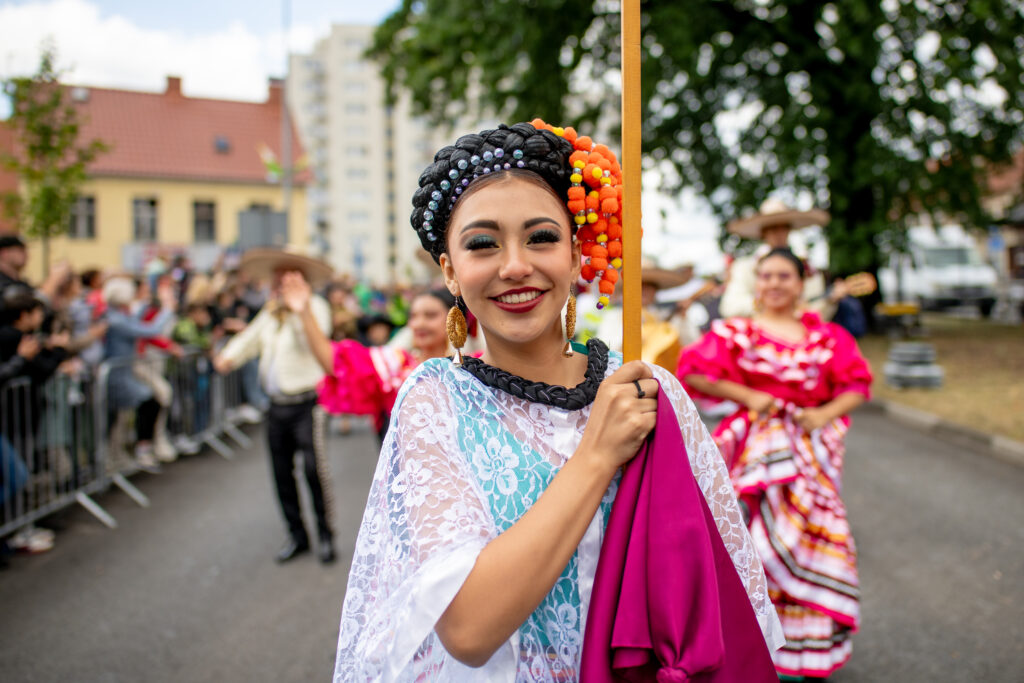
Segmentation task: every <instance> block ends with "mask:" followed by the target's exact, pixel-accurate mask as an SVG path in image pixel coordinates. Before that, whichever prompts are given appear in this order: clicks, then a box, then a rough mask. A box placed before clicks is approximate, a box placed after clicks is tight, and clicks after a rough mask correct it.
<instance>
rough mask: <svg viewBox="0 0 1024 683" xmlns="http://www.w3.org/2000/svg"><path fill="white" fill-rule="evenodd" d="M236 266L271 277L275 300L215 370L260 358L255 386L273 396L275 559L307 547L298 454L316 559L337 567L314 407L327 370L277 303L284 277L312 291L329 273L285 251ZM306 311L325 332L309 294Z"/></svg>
mask: <svg viewBox="0 0 1024 683" xmlns="http://www.w3.org/2000/svg"><path fill="white" fill-rule="evenodd" d="M240 268H241V270H242V271H243V272H245V273H247V274H249V275H252V276H253V277H256V278H263V277H271V278H272V279H273V282H274V287H273V290H274V291H273V298H272V299H271V300H270V301H269V302H268V303H267V304H266V305H265V306H264V307H263V308H262V309H261V310H260V312H259V313H258V314H257V315H256V317H255V318H253V320H252V322H251V323H249V325H248V326H246V328H245V329H243V330H242V331H241V332H239V333H238V334H236V335H235V336H234V337H232V339H231V341H229V342H228V343H227V344H226V345H225V346H224V348H223V349H222V350H221V352H220V353H219V354H218V355H217V356H216V357H215V358H214V361H213V365H214V368H215V369H216V370H217V371H218V372H220V373H226V372H229V371H230V370H232V369H233V368H237V367H240V366H242V365H243V364H244V363H245V362H246V361H248V360H250V359H252V358H255V357H256V356H259V374H260V380H261V382H262V384H263V388H264V390H265V391H266V393H267V395H268V396H269V397H270V409H269V411H268V414H267V445H268V447H269V450H270V460H271V465H272V469H273V474H274V484H275V487H276V490H277V499H278V503H280V506H281V513H282V515H283V516H284V520H285V524H286V525H287V527H288V539H287V541H286V542H285V543H284V545H283V546H282V547H281V549H280V550H279V551H278V553H277V555H276V558H275V559H276V560H277V561H278V562H279V563H283V562H288V561H289V560H291V559H293V558H294V557H296V556H298V555H300V554H302V553H305V552H307V551H309V549H310V542H309V534H308V533H307V531H306V526H305V524H304V523H303V521H302V511H301V509H300V505H299V492H298V487H297V485H296V481H295V474H294V471H293V470H294V462H295V455H296V453H297V452H298V453H300V454H301V456H302V464H303V470H304V472H305V475H306V483H307V484H308V486H309V492H310V497H311V498H312V501H313V511H314V513H315V514H316V525H317V531H318V537H319V544H318V546H317V555H318V557H319V559H320V561H321V562H322V563H324V564H327V563H330V562H333V561H334V558H335V554H334V544H333V538H334V533H333V531H332V529H331V522H330V518H331V507H332V500H333V499H332V496H331V489H330V477H329V472H328V466H327V454H326V452H325V451H324V422H325V416H324V412H323V410H322V409H320V408H319V407H318V406H317V385H318V384H319V382H320V380H321V379H322V378H323V376H324V371H323V369H322V368H321V367H320V363H319V362H318V361H317V359H316V357H315V356H314V354H313V351H312V350H311V349H310V346H309V342H308V341H307V339H306V334H305V332H304V331H303V327H302V320H301V319H300V317H299V315H298V314H296V313H293V312H292V311H290V310H289V309H288V308H287V306H285V304H284V303H283V301H282V300H281V288H280V285H281V279H282V277H283V276H284V274H285V273H289V272H298V273H301V274H302V276H303V278H304V279H305V280H306V281H307V282H309V283H310V284H311V285H314V286H316V287H320V286H322V285H323V284H324V283H326V282H327V281H328V280H329V279H330V276H331V268H330V266H328V265H327V264H326V263H324V262H322V261H318V260H316V259H313V258H310V257H308V256H305V255H303V254H301V253H296V252H294V251H289V250H286V249H250V250H249V251H248V252H246V253H245V255H244V256H243V257H242V263H241V266H240ZM309 305H310V309H311V312H312V314H313V317H314V318H315V319H316V323H317V325H318V326H319V327H320V329H321V330H322V331H323V332H324V334H329V333H330V326H331V313H330V307H329V306H328V304H327V302H326V301H325V300H324V299H323V298H322V297H320V296H314V297H312V298H311V300H310V304H309Z"/></svg>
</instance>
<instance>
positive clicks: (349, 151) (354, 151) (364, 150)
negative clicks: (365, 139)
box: [345, 145, 370, 158]
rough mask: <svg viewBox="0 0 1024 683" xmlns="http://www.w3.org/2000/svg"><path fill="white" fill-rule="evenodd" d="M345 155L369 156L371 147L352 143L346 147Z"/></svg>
mask: <svg viewBox="0 0 1024 683" xmlns="http://www.w3.org/2000/svg"><path fill="white" fill-rule="evenodd" d="M345 155H346V156H350V157H360V158H362V157H367V156H370V148H369V147H367V146H365V145H350V146H349V147H346V148H345Z"/></svg>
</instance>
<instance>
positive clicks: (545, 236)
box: [464, 230, 562, 251]
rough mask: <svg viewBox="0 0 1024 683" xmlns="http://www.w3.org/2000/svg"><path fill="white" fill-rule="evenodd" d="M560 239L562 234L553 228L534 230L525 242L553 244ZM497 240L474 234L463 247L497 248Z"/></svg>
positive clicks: (474, 249)
mask: <svg viewBox="0 0 1024 683" xmlns="http://www.w3.org/2000/svg"><path fill="white" fill-rule="evenodd" d="M561 241H562V236H561V235H559V234H558V232H556V231H555V230H535V231H534V232H532V233H530V236H529V237H528V238H527V241H526V243H527V244H555V243H558V242H561ZM498 246H499V245H498V242H497V240H495V239H494V238H493V237H491V236H490V235H474V236H473V237H471V238H470V239H469V241H468V242H466V244H465V247H464V248H465V249H467V250H468V251H476V250H478V249H495V248H497V247H498Z"/></svg>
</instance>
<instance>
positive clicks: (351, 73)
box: [287, 25, 449, 284]
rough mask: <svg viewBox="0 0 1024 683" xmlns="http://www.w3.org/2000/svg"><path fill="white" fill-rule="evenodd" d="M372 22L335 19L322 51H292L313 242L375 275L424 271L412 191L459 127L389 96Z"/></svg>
mask: <svg viewBox="0 0 1024 683" xmlns="http://www.w3.org/2000/svg"><path fill="white" fill-rule="evenodd" d="M372 33H373V27H372V26H354V25H334V26H332V27H331V33H330V35H329V36H327V37H326V38H323V39H322V40H320V41H319V42H318V43H317V44H316V46H315V47H314V49H313V52H312V54H307V55H299V54H295V55H290V57H289V72H288V78H287V96H288V102H289V104H290V109H291V112H292V115H293V116H294V118H295V123H296V125H297V128H298V131H299V135H300V136H301V139H302V142H303V145H304V147H305V149H306V152H307V159H308V163H309V165H310V167H311V168H312V170H313V173H314V176H315V180H314V181H313V182H312V183H311V184H310V185H309V187H308V195H307V201H308V205H309V214H310V223H311V224H312V226H313V235H312V236H311V242H313V243H316V244H319V246H320V247H321V249H322V250H323V253H324V256H325V257H326V259H327V260H328V261H329V262H330V263H331V265H332V266H334V268H335V269H336V270H337V271H339V272H342V273H350V274H352V275H353V276H355V277H357V278H359V279H361V280H363V281H365V282H369V283H374V284H386V283H389V282H395V281H398V282H403V281H404V282H416V281H424V280H426V279H427V278H428V277H429V271H428V269H427V268H426V267H425V265H424V263H423V262H422V261H421V260H420V259H419V258H417V256H416V253H417V251H419V250H420V246H419V239H418V237H417V236H416V233H415V232H414V231H413V229H412V228H411V227H410V225H409V214H410V212H411V210H412V202H411V200H412V195H413V192H414V191H415V190H416V187H417V181H418V179H419V175H420V173H421V172H422V171H423V169H424V168H426V167H427V165H428V164H430V162H431V161H432V154H433V152H434V151H435V150H436V149H438V148H439V147H440V146H441V145H443V144H445V142H446V141H447V139H448V137H449V136H446V135H440V136H439V134H438V132H437V131H436V130H435V129H433V128H431V127H429V126H428V125H427V124H426V123H425V122H423V121H422V120H419V119H416V118H414V117H412V116H411V114H410V107H409V104H408V102H407V101H400V102H399V103H398V104H396V105H395V106H394V107H389V106H387V105H386V104H385V86H384V81H383V79H382V78H381V77H380V75H379V72H378V68H377V65H376V64H375V63H373V62H371V61H369V60H367V59H365V58H364V57H363V54H364V52H365V51H366V48H367V47H368V46H369V44H370V40H371V35H372Z"/></svg>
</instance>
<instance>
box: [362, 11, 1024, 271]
mask: <svg viewBox="0 0 1024 683" xmlns="http://www.w3.org/2000/svg"><path fill="white" fill-rule="evenodd" d="M641 7H642V13H643V26H644V28H643V47H644V49H643V55H644V60H643V67H642V69H643V84H642V92H643V99H644V114H643V116H644V153H645V161H646V163H647V165H648V167H651V166H657V167H658V168H662V169H669V170H670V171H671V172H670V173H669V174H668V176H667V177H668V180H667V184H666V189H669V190H679V189H680V188H681V187H683V186H686V185H689V186H691V187H693V188H694V189H696V190H697V191H698V192H699V193H701V194H703V195H704V196H705V197H706V198H707V199H708V200H709V201H710V203H711V204H712V206H713V208H714V209H715V211H716V212H717V213H718V214H719V215H720V216H721V217H722V218H732V217H735V216H737V215H738V214H740V213H741V212H743V211H745V210H749V209H751V208H753V207H756V206H757V205H758V204H760V202H761V201H763V200H764V199H765V198H766V197H767V196H769V195H770V194H773V193H778V192H780V191H781V192H785V193H787V194H789V195H790V196H798V195H800V196H805V197H806V196H809V197H810V198H811V199H812V201H813V202H814V203H815V204H817V205H819V206H823V207H826V208H828V209H829V210H830V211H831V213H832V215H833V221H832V223H831V224H830V225H829V226H828V229H827V235H828V238H829V243H830V246H831V250H832V265H833V269H834V270H836V271H838V272H852V271H854V270H859V269H863V268H872V267H875V266H877V265H878V250H877V247H876V244H877V239H876V238H877V236H879V235H880V234H883V233H886V232H888V231H890V229H892V228H902V227H904V226H905V224H906V221H907V218H908V217H911V216H913V215H916V214H920V213H931V214H933V215H942V216H944V217H946V218H947V219H959V220H963V221H966V222H967V223H968V224H973V225H984V223H985V221H986V220H987V218H986V217H985V216H984V215H983V211H982V208H981V204H980V198H981V195H982V192H983V190H984V187H983V185H984V183H983V180H984V175H985V173H987V172H988V170H989V169H990V168H991V167H992V165H993V164H996V165H998V164H1001V163H1005V162H1006V161H1007V160H1008V159H1009V158H1010V155H1011V154H1012V152H1013V150H1014V149H1015V147H1016V146H1018V145H1019V144H1020V142H1021V139H1022V130H1024V30H1022V29H1024V5H1022V3H1021V2H1020V1H1019V0H844V1H843V2H819V1H814V0H791V1H789V2H781V1H773V0H687V1H686V2H679V1H678V0H646V1H644V2H642V5H641ZM618 41H619V15H618V3H617V2H613V1H610V0H523V1H516V0H503V1H496V2H477V1H474V0H403V3H402V5H401V6H400V7H399V8H398V9H397V10H396V11H395V12H394V13H393V14H392V15H391V16H389V17H388V18H387V19H386V20H385V21H384V22H383V23H382V24H381V26H380V27H378V30H377V32H376V35H375V42H374V45H373V47H372V48H371V50H370V54H371V55H372V56H374V57H375V58H376V59H378V60H379V62H380V63H381V65H382V68H383V73H384V76H385V78H386V79H387V80H388V82H389V84H390V85H391V86H392V88H395V87H396V86H401V87H403V88H404V89H406V90H408V91H409V92H411V95H412V98H413V100H414V103H415V105H416V106H417V107H418V108H419V109H420V110H421V111H425V112H428V113H429V114H430V115H431V116H432V117H433V118H434V119H435V120H437V121H443V120H448V121H452V120H454V119H455V118H456V117H458V116H460V115H463V114H464V112H466V111H483V112H488V113H490V114H496V115H498V116H499V117H501V118H503V119H509V120H529V119H531V118H533V117H534V116H542V117H543V118H545V119H546V120H549V121H573V122H585V123H587V122H589V123H591V124H593V123H594V122H595V121H597V120H601V121H602V122H603V123H605V124H607V123H608V121H609V119H608V118H607V117H605V118H602V114H607V113H608V112H611V113H612V114H613V116H612V117H611V121H612V123H614V121H615V115H617V110H618V107H619V103H618V98H619V91H618V90H617V86H616V85H615V84H616V82H617V69H618V67H619V52H618ZM896 232H897V233H898V232H899V230H897V231H896Z"/></svg>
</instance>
